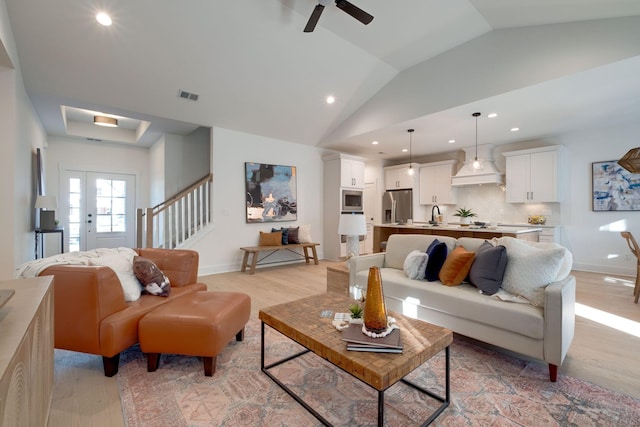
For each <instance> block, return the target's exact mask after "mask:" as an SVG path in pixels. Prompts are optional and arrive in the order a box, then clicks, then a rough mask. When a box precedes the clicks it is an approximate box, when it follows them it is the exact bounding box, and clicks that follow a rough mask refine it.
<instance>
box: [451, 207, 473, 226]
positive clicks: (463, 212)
mask: <svg viewBox="0 0 640 427" xmlns="http://www.w3.org/2000/svg"><path fill="white" fill-rule="evenodd" d="M453 216H457V217H460V225H463V226H464V225H469V224H471V217H474V216H477V215H476V213H475V212H473V211H472V210H471V209H467V208H466V206H465V207H464V208H460V209H458V210H457V211H456V213H454V214H453Z"/></svg>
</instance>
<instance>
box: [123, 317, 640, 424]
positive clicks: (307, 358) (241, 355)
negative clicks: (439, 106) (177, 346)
mask: <svg viewBox="0 0 640 427" xmlns="http://www.w3.org/2000/svg"><path fill="white" fill-rule="evenodd" d="M267 331H268V333H267V337H266V343H267V349H266V363H270V362H272V361H275V360H279V359H280V358H282V357H284V356H287V355H291V354H293V353H295V352H296V351H299V350H300V347H299V346H298V345H297V344H295V343H294V342H292V341H290V340H288V339H287V338H285V337H283V336H282V335H280V334H279V333H277V332H275V331H273V330H270V329H269V328H267ZM271 372H273V373H274V374H275V375H276V377H277V378H279V379H280V380H281V381H283V382H284V383H286V384H287V385H288V386H289V387H291V388H293V389H294V390H296V392H297V393H298V394H299V395H301V396H303V398H304V400H305V401H306V402H307V403H309V404H310V405H311V407H313V408H314V409H316V410H317V411H318V412H319V413H321V414H322V416H324V417H325V418H326V419H327V420H328V421H329V422H331V423H333V424H334V425H337V426H374V425H376V415H377V400H376V396H377V394H376V392H375V391H374V390H373V389H371V388H370V387H368V386H366V385H364V384H363V383H361V382H360V381H358V380H357V379H355V378H353V377H351V376H350V375H348V374H346V373H344V372H343V371H341V370H340V369H337V368H335V367H333V366H332V365H331V364H329V363H328V362H326V361H324V360H323V359H321V358H319V357H317V356H315V355H313V354H306V355H304V356H302V357H299V358H297V359H294V360H293V361H290V362H287V363H285V364H282V365H280V366H278V367H276V368H273V369H272V370H271ZM443 377H444V352H442V354H441V355H438V356H436V357H434V358H433V359H432V360H430V361H429V362H427V363H426V364H424V365H423V366H421V367H420V368H418V369H417V370H415V371H414V372H413V373H412V374H411V375H410V377H409V378H410V379H411V380H412V381H413V382H415V383H417V384H420V385H423V386H424V387H426V388H427V389H430V390H433V391H435V392H436V393H438V394H439V395H443V394H444V380H443ZM117 378H118V386H119V388H120V396H121V400H122V406H123V411H124V419H125V422H126V423H127V425H128V426H130V427H134V426H136V427H137V426H165V427H178V426H194V427H199V426H243V427H245V426H316V425H322V424H321V423H319V422H318V421H317V420H316V419H315V418H314V417H313V416H312V415H310V414H309V413H308V412H307V411H306V410H305V409H304V408H303V407H302V406H300V404H298V403H297V402H296V401H295V400H293V399H292V398H291V397H290V396H289V395H288V394H286V393H285V392H284V391H283V390H282V389H281V388H280V387H278V386H277V385H276V384H275V383H274V382H273V381H272V380H271V379H270V378H269V377H267V376H266V375H265V374H263V373H262V372H261V371H260V323H259V321H258V320H251V321H250V322H249V324H248V325H247V328H246V332H245V340H244V341H243V342H236V341H233V342H231V343H230V344H229V345H228V346H227V347H226V348H225V350H224V351H223V352H222V354H220V355H218V360H217V365H216V373H215V374H214V376H213V377H205V376H204V371H203V366H202V361H201V360H200V359H199V358H197V357H187V356H178V355H163V356H162V359H161V361H160V367H159V368H158V370H157V371H156V372H152V373H148V372H147V369H146V360H145V358H144V356H143V355H142V353H141V352H140V349H139V348H138V347H137V346H136V347H133V348H131V349H129V350H128V351H127V352H125V353H123V354H122V357H121V361H120V371H119V373H118V376H117ZM451 400H452V402H451V405H450V406H449V407H448V408H447V409H445V411H444V412H443V413H442V414H441V415H440V416H439V417H438V418H437V419H436V421H435V422H434V423H433V424H432V425H435V426H489V425H490V426H579V427H584V426H639V425H640V400H637V399H634V398H631V397H629V396H625V395H623V394H620V393H616V392H612V391H609V390H606V389H603V388H601V387H598V386H596V385H593V384H590V383H587V382H584V381H581V380H577V379H574V378H571V377H567V376H565V375H562V374H559V376H558V382H556V383H551V382H549V381H548V371H547V366H546V365H542V364H539V363H530V362H527V361H523V360H520V359H517V358H513V357H509V356H506V355H503V354H501V353H498V352H495V351H492V350H488V349H485V348H481V347H478V346H476V345H474V344H472V343H470V342H468V341H466V340H464V339H458V338H455V339H454V342H453V344H452V346H451ZM437 406H438V402H437V401H435V400H434V399H432V398H430V397H428V396H425V395H423V394H419V393H417V392H416V391H415V390H413V389H412V388H411V387H408V386H407V385H405V384H396V385H394V386H393V387H391V388H390V389H389V390H387V392H386V393H385V425H393V426H409V425H420V424H421V423H422V422H423V421H424V420H425V419H426V418H427V417H428V416H429V415H430V414H431V413H432V412H433V410H434V409H435V408H436V407H437Z"/></svg>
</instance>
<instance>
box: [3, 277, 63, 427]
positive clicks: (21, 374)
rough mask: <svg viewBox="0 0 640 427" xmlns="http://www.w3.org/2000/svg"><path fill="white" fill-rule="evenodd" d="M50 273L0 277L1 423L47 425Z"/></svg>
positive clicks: (50, 358)
mask: <svg viewBox="0 0 640 427" xmlns="http://www.w3.org/2000/svg"><path fill="white" fill-rule="evenodd" d="M52 283H53V277H51V276H47V277H38V278H34V279H17V280H9V281H3V282H0V289H2V290H7V289H13V290H14V291H15V294H14V295H13V297H12V298H11V299H10V300H9V301H8V302H7V303H6V304H5V305H4V306H3V307H2V308H0V374H1V377H0V421H1V422H0V425H2V426H11V427H23V426H24V427H31V426H46V425H47V421H48V418H49V410H50V408H51V397H52V394H53V378H54V377H53V374H54V372H53V360H54V359H53V357H54V356H53V345H54V343H53V339H54V338H53V332H54V331H53V286H52Z"/></svg>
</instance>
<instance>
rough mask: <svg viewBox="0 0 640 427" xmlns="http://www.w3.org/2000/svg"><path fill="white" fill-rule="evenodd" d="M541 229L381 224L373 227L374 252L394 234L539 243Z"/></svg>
mask: <svg viewBox="0 0 640 427" xmlns="http://www.w3.org/2000/svg"><path fill="white" fill-rule="evenodd" d="M540 231H542V229H541V228H539V227H534V226H532V227H530V228H523V227H507V226H498V227H496V228H490V227H487V228H480V227H476V226H473V225H470V226H466V227H462V226H460V225H457V224H455V225H454V224H448V225H444V224H439V225H430V224H423V223H418V224H411V225H409V224H405V225H399V224H379V225H374V226H373V252H380V251H381V250H382V248H381V243H382V242H386V241H387V239H388V238H389V236H390V235H392V234H437V235H440V236H449V237H454V238H458V237H476V238H480V239H493V238H494V237H504V236H509V237H515V238H517V239H523V240H529V241H532V242H537V241H539V239H540Z"/></svg>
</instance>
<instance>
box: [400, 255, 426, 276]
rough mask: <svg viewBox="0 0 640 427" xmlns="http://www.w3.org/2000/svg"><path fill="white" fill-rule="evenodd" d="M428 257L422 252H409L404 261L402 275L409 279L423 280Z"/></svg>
mask: <svg viewBox="0 0 640 427" xmlns="http://www.w3.org/2000/svg"><path fill="white" fill-rule="evenodd" d="M428 259H429V255H427V253H426V252H423V251H418V250H415V251H411V252H409V255H407V257H406V258H405V260H404V265H403V267H404V273H405V274H406V275H407V277H408V278H409V279H415V280H424V273H425V269H426V268H427V260H428Z"/></svg>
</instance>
